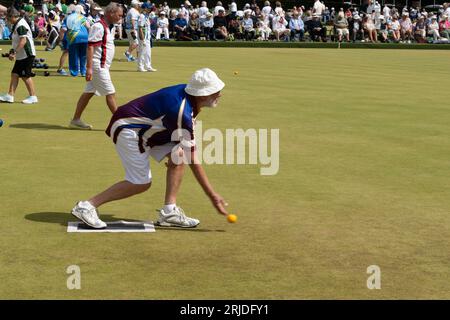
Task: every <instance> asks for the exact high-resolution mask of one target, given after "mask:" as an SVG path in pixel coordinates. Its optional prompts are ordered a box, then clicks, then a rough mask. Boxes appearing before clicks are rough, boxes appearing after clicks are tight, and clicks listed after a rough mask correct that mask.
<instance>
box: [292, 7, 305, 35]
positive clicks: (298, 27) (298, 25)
mask: <svg viewBox="0 0 450 320" xmlns="http://www.w3.org/2000/svg"><path fill="white" fill-rule="evenodd" d="M289 30H290V31H291V41H293V40H295V39H296V38H297V37H298V39H299V41H303V36H304V34H305V24H304V23H303V20H302V18H301V17H300V15H299V12H298V11H294V12H293V14H292V18H291V20H289Z"/></svg>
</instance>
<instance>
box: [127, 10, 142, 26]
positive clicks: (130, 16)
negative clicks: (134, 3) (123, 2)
mask: <svg viewBox="0 0 450 320" xmlns="http://www.w3.org/2000/svg"><path fill="white" fill-rule="evenodd" d="M139 16H140V13H139V11H137V10H136V9H135V8H131V9H130V10H129V11H128V12H127V16H126V18H125V22H126V23H125V29H127V30H131V29H133V28H132V27H131V21H134V30H137V29H138V20H139Z"/></svg>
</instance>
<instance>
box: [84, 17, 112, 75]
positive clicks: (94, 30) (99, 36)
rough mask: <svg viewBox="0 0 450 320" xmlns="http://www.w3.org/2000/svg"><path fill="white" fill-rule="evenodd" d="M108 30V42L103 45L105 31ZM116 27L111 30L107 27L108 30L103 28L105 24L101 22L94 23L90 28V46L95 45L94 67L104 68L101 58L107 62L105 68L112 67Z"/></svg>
mask: <svg viewBox="0 0 450 320" xmlns="http://www.w3.org/2000/svg"><path fill="white" fill-rule="evenodd" d="M105 31H106V32H107V35H106V43H105V46H103V45H102V40H103V35H104V32H105ZM115 33H116V32H115V28H114V27H113V28H112V30H109V28H108V27H106V30H105V29H104V28H103V25H102V24H101V23H100V21H99V22H96V23H94V25H93V26H92V27H91V28H90V29H89V38H88V42H89V46H94V57H93V59H92V69H93V70H95V69H97V70H98V69H100V68H102V65H101V60H102V58H104V59H105V60H104V61H105V63H104V65H103V68H105V69H109V68H110V67H111V63H112V61H113V58H114V51H115V47H114V35H115Z"/></svg>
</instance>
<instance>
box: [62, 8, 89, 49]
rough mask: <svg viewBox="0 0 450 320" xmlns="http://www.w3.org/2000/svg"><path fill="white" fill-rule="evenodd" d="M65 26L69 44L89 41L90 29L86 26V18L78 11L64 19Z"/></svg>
mask: <svg viewBox="0 0 450 320" xmlns="http://www.w3.org/2000/svg"><path fill="white" fill-rule="evenodd" d="M62 26H63V28H65V29H67V36H66V37H67V41H68V43H69V45H71V44H75V43H88V36H89V31H88V29H87V28H86V18H85V17H84V16H82V15H81V14H78V13H75V12H74V13H71V14H70V15H69V16H68V17H67V18H66V19H64V21H63V25H62Z"/></svg>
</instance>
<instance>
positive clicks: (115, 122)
mask: <svg viewBox="0 0 450 320" xmlns="http://www.w3.org/2000/svg"><path fill="white" fill-rule="evenodd" d="M185 88H186V85H185V84H179V85H175V86H171V87H167V88H163V89H161V90H159V91H156V92H153V93H150V94H148V95H145V96H143V97H140V98H137V99H135V100H133V101H130V102H128V103H127V104H125V105H123V106H121V107H119V108H118V109H117V111H116V112H115V113H114V115H113V116H112V118H111V121H110V123H109V125H108V128H107V129H106V134H107V135H108V136H110V137H112V138H113V141H114V143H115V142H116V141H117V137H118V135H119V133H120V131H121V130H122V129H123V128H129V129H138V130H139V136H140V137H142V145H140V147H141V146H142V147H144V146H148V147H150V148H152V147H154V146H157V145H164V144H166V143H169V142H172V141H179V140H180V139H178V140H176V139H174V140H173V139H172V134H173V133H174V131H175V130H177V129H184V130H186V131H185V133H186V134H188V135H189V137H186V136H183V138H184V140H190V141H192V142H193V141H194V119H193V108H192V106H191V104H190V102H189V99H187V93H186V92H185V91H184V89H185ZM141 151H142V150H141ZM142 152H143V151H142Z"/></svg>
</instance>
